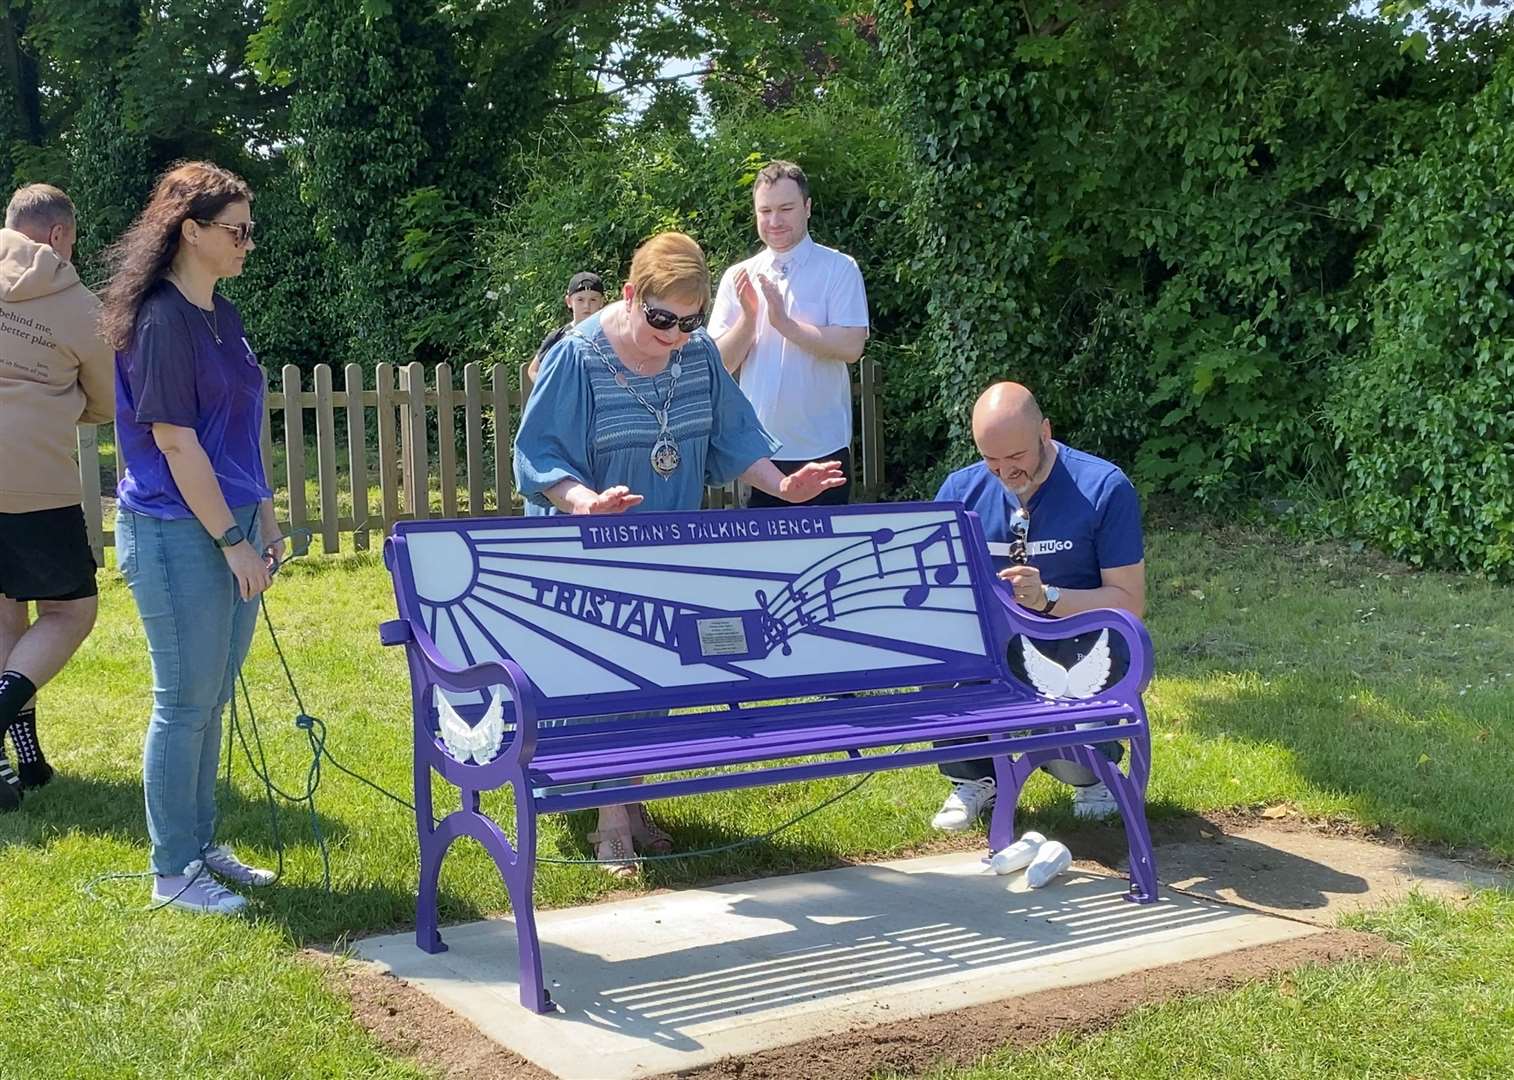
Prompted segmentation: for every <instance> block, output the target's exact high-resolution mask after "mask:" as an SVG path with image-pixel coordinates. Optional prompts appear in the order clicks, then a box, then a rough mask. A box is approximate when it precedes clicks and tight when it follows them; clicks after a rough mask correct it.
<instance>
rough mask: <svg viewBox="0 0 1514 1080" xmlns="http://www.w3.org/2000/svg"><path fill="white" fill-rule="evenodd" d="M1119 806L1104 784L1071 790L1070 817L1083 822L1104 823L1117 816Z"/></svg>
mask: <svg viewBox="0 0 1514 1080" xmlns="http://www.w3.org/2000/svg"><path fill="white" fill-rule="evenodd" d="M1119 812H1120V807H1119V804H1118V803H1116V802H1115V801H1114V795H1113V794H1111V793H1110V790H1109V788H1107V787H1105V786H1104V784H1102V783H1098V784H1090V785H1088V786H1087V787H1080V788H1073V789H1072V816H1073V817H1075V818H1080V819H1081V820H1083V821H1104V820H1106V819H1107V818H1112V817H1115V816H1117V815H1118V814H1119Z"/></svg>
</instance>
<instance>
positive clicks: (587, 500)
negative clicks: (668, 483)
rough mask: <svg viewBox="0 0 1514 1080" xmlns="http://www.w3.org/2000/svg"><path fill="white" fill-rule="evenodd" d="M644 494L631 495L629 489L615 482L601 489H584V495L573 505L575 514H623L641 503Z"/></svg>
mask: <svg viewBox="0 0 1514 1080" xmlns="http://www.w3.org/2000/svg"><path fill="white" fill-rule="evenodd" d="M643 497H644V496H641V495H633V494H632V493H631V489H630V488H628V487H626V486H625V485H623V484H617V485H616V486H615V487H612V488H605V489H604V490H603V491H600V492H594V491H585V493H584V497H583V498H582V499H580V500H579V501H578V503H577V505H575V506H574V507H573V512H574V513H575V514H623V513H625V512H626V511H627V510H629V509H631V507H633V506H639V505H641V501H642V499H643Z"/></svg>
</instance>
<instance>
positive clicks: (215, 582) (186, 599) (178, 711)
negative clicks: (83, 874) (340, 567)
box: [116, 505, 258, 875]
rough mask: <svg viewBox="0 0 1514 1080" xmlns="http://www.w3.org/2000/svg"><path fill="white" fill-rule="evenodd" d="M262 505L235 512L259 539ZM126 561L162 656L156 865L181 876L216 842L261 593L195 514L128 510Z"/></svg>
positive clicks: (120, 538) (151, 640) (153, 741)
mask: <svg viewBox="0 0 1514 1080" xmlns="http://www.w3.org/2000/svg"><path fill="white" fill-rule="evenodd" d="M257 510H258V508H257V506H256V505H253V506H242V507H237V508H235V509H233V510H232V516H234V517H235V518H236V521H237V524H238V525H240V526H242V529H243V530H244V531H245V532H246V533H247V536H248V537H249V539H251V540H252V541H253V543H254V544H255V545H256V544H257V542H258V541H257ZM116 564H117V565H118V566H119V567H120V569H121V575H122V576H123V577H124V578H125V579H126V584H127V586H128V587H129V588H130V589H131V594H132V597H133V598H134V599H135V600H136V602H137V611H138V613H139V614H140V615H141V616H142V626H143V628H144V629H145V630H146V631H147V650H148V653H149V654H150V655H151V658H152V718H151V719H150V720H149V721H148V724H147V741H146V744H145V745H144V746H143V749H142V788H143V792H144V794H145V796H146V801H147V833H148V836H149V837H150V838H151V840H152V860H151V862H152V869H153V872H154V873H157V874H167V875H172V874H180V873H183V871H184V867H186V866H187V865H189V864H190V863H191V862H193V861H194V860H196V859H198V858H200V856H201V854H202V853H203V852H204V851H205V849H206V848H207V847H209V846H210V845H211V844H212V843H214V838H215V825H216V774H217V769H218V766H219V764H220V750H221V712H222V710H223V709H224V708H225V706H226V703H227V702H228V701H230V700H231V695H232V692H233V691H234V690H235V688H236V675H237V671H238V670H239V669H240V668H241V666H242V660H243V659H244V658H245V657H246V656H247V649H248V647H249V646H250V645H251V644H252V632H253V630H254V629H256V627H257V615H258V601H257V599H256V598H254V599H252V600H250V601H244V600H242V598H241V596H240V594H239V593H238V591H237V584H236V578H235V577H233V576H232V573H231V570H230V568H229V567H228V566H227V565H226V557H225V556H224V555H223V554H222V553H221V550H220V549H219V548H217V547H216V546H215V543H214V542H213V541H212V540H211V538H210V535H209V534H208V533H206V531H205V527H204V526H203V525H201V524H200V523H199V521H198V520H196V519H195V518H182V519H176V520H171V521H169V520H163V519H160V518H154V517H148V516H146V515H144V514H135V513H132V512H131V511H129V510H126V509H122V510H121V511H120V514H119V516H118V517H117V518H116Z"/></svg>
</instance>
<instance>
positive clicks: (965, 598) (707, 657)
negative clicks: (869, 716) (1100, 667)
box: [417, 514, 982, 687]
mask: <svg viewBox="0 0 1514 1080" xmlns="http://www.w3.org/2000/svg"><path fill="white" fill-rule="evenodd" d="M900 516H901V517H903V520H902V521H900V522H899V523H898V525H896V526H893V527H881V528H873V529H866V530H863V531H857V532H846V531H843V529H842V528H841V526H843V525H845V524H848V522H847V521H846V519H845V518H842V517H838V518H835V519H833V522H834V524H835V525H836V526H837V529H836V531H835V532H834V534H833V535H831V536H828V537H825V538H823V540H810V539H802V540H795V541H793V543H794V544H795V545H798V546H797V547H796V548H792V549H790V551H791V552H792V553H793V554H799V555H800V557H801V558H803V555H802V554H801V552H803V551H813V549H814V547H817V546H818V547H820V548H821V549H822V550H823V551H824V553H823V554H821V555H820V557H819V558H818V559H815V560H814V561H812V562H810V563H809V564H808V565H805V566H803V568H802V569H799V570H797V572H796V571H795V570H794V569H793V567H794V562H792V561H791V562H789V563H788V565H787V566H771V567H766V568H765V567H764V566H763V565H762V563H763V562H764V561H767V562H773V561H775V560H774V559H773V554H774V553H773V551H772V549H771V548H768V549H767V550H766V552H765V554H764V553H763V552H762V551H761V550H760V549H759V548H757V547H756V546H753V547H747V546H746V545H743V544H739V543H738V544H734V545H731V546H730V547H729V550H728V553H727V552H717V553H715V554H713V555H712V553H711V552H710V551H709V550H708V549H706V550H705V551H704V552H703V553H702V554H703V555H704V557H706V558H715V557H718V556H719V555H720V554H727V558H726V559H725V560H723V561H724V562H728V563H735V564H736V565H683V564H682V560H681V559H678V560H677V561H669V562H657V561H653V560H654V559H655V558H656V556H657V555H658V554H661V553H659V552H656V551H654V550H649V549H648V548H645V547H636V546H635V545H632V546H631V549H630V550H627V551H625V553H624V554H625V558H623V559H616V558H614V557H606V549H604V548H599V549H591V551H592V556H591V557H584V556H585V555H586V554H588V553H585V552H584V549H583V547H582V546H581V544H580V543H579V542H578V539H577V537H575V536H561V537H558V536H539V537H533V538H532V539H533V541H534V542H533V543H530V544H527V543H524V542H518V541H515V540H514V539H513V538H512V539H510V540H509V541H501V540H500V539H499V538H498V537H497V536H496V537H485V536H480V537H473V536H469V535H466V534H465V535H464V537H463V539H464V541H465V543H466V548H467V554H468V556H470V557H471V559H472V567H471V571H469V570H468V569H467V568H466V567H464V566H462V565H461V563H462V561H463V547H462V545H461V544H460V545H458V548H457V552H456V555H457V557H456V558H455V559H454V560H453V563H454V564H456V565H455V574H454V576H456V575H458V574H464V573H471V577H470V578H468V579H467V580H468V584H467V586H466V587H464V588H461V589H460V590H458V591H457V594H456V595H452V593H451V592H450V591H449V590H446V589H440V588H439V589H438V590H437V591H438V592H440V593H441V594H442V595H444V596H450V599H442V598H440V597H438V598H436V599H431V598H428V597H427V596H425V595H424V594H422V593H418V596H417V599H418V600H419V601H420V603H421V606H422V617H423V619H424V620H425V624H426V625H427V626H428V627H429V628H430V629H431V633H432V636H433V638H435V639H437V641H438V646H439V647H442V648H443V650H444V652H455V651H458V650H460V651H461V652H462V654H463V656H464V657H466V659H467V662H468V663H473V662H474V656H475V655H476V654H484V653H489V652H491V651H492V652H494V653H497V654H504V655H512V653H511V651H510V649H509V648H508V646H509V645H511V644H516V645H521V646H526V645H528V644H529V639H530V638H531V637H534V638H535V639H537V640H539V641H541V642H544V643H550V644H551V645H552V646H553V647H556V648H558V649H563V650H567V651H568V652H570V653H572V654H574V655H575V656H578V657H581V658H582V659H584V660H586V661H588V662H590V663H591V664H592V665H594V666H595V667H596V668H598V669H599V670H600V671H602V672H604V673H605V674H606V675H610V676H613V677H614V678H615V679H616V680H623V682H624V684H625V685H627V686H628V687H653V686H658V685H670V683H668V682H667V679H668V677H669V676H670V672H671V671H673V670H674V668H670V667H669V666H668V663H669V661H671V663H672V664H673V665H675V666H676V668H678V669H682V670H684V671H685V672H686V674H685V675H684V676H677V677H675V680H674V681H687V679H688V678H696V679H699V680H700V681H703V680H705V679H708V678H715V679H751V678H755V677H759V672H760V673H761V674H763V675H766V674H769V673H771V670H772V669H769V668H767V667H766V664H767V663H768V662H770V661H772V660H773V659H774V658H787V657H793V656H794V654H795V649H796V646H797V645H798V644H799V643H800V641H801V639H806V638H808V639H811V640H812V641H813V643H814V644H813V646H812V645H810V644H805V645H804V648H805V650H806V655H809V653H810V652H811V651H814V650H820V651H824V650H830V654H833V655H836V656H837V657H838V661H839V662H841V663H844V664H848V665H850V666H852V667H857V668H865V667H866V666H867V660H868V657H869V655H874V656H875V657H876V659H874V660H873V662H874V663H882V664H884V666H910V665H919V664H933V663H940V662H946V661H950V660H952V659H953V658H957V657H962V656H964V655H976V651H977V650H978V649H981V647H982V639H981V634H980V633H979V632H978V631H977V629H976V626H977V624H976V618H977V616H976V615H975V614H974V608H973V605H972V600H971V596H970V595H969V594H970V593H971V588H972V586H971V574H972V571H971V567H970V564H969V562H968V559H967V551H966V543H965V540H964V537H963V534H962V527H961V521H960V519H959V518H957V517H956V516H955V515H947V516H944V517H943V516H942V515H940V514H935V515H930V516H929V517H928V519H927V520H926V521H924V522H923V523H920V519H921V518H922V517H927V515H924V514H921V515H914V516H913V517H904V516H903V515H900ZM877 520H878V519H877V518H874V519H873V521H874V522H876V521H877ZM785 543H787V542H785ZM825 548H829V550H824V549H825ZM743 551H747V552H754V553H756V555H762V556H763V557H753V558H751V559H750V561H748V562H746V563H745V564H744V565H743V564H742V560H741V559H740V555H741V553H742V552H743ZM668 554H669V555H670V556H675V553H673V552H668ZM677 554H680V555H681V554H682V553H677ZM675 557H676V556H675ZM574 567H582V568H584V572H583V573H581V574H579V575H578V576H579V578H580V580H577V581H575V580H572V578H573V576H574V574H573V568H574ZM606 568H610V569H614V570H615V571H618V572H623V573H620V574H619V575H612V576H609V577H607V576H606V575H605V574H604V573H603V570H604V569H606ZM585 577H589V578H590V579H591V580H592V581H593V582H594V583H593V584H586V583H584V581H583V579H584V578H585ZM456 580H457V581H459V582H461V581H462V580H463V578H462V577H457V578H456ZM703 581H708V582H709V587H708V588H706V587H705V586H703V585H702V584H701V582H703ZM743 582H745V584H743ZM756 582H760V583H761V584H760V585H759V586H758V587H755V588H754V587H753V584H754V583H756ZM610 583H613V586H614V587H611V584H610ZM694 593H697V594H698V595H699V599H698V600H693V599H685V597H688V596H690V595H691V594H694ZM747 597H750V601H749V602H748V603H746V604H743V603H742V600H743V599H744V598H747ZM706 601H708V602H706ZM901 608H903V609H909V610H913V611H920V612H931V613H935V614H937V615H939V616H940V617H941V618H944V619H947V620H948V623H946V624H943V626H949V627H950V628H951V632H950V633H948V634H946V635H945V638H946V639H947V640H944V641H940V642H938V641H929V640H904V639H901V638H895V637H890V636H888V633H887V620H886V615H887V612H889V611H898V610H900V609H901ZM444 612H445V614H446V618H445V620H443V619H442V614H443V613H444ZM968 622H971V624H972V625H971V626H967V623H968ZM574 624H577V625H581V626H584V627H586V628H589V630H590V631H591V632H589V633H584V632H582V631H574V630H572V629H571V627H572V626H573V625H574ZM439 631H440V632H442V634H444V635H445V636H446V637H450V639H451V641H450V642H445V643H444V642H443V640H442V638H441V637H438V632H439ZM605 633H608V634H611V635H613V636H614V638H616V639H623V640H629V641H632V642H635V643H637V644H638V645H639V646H651V647H653V648H654V649H656V650H657V651H658V652H657V653H655V654H648V653H635V652H626V651H623V650H618V649H616V648H615V647H613V646H610V645H609V644H608V642H609V641H610V640H612V639H610V638H605V637H604V636H603V634H605ZM596 634H598V635H599V636H596ZM470 641H472V642H473V643H474V644H476V645H478V648H477V649H474V648H473V647H470V644H469V643H470ZM485 642H487V643H488V647H485V646H484V643H485ZM838 649H839V650H842V652H841V653H836V652H835V650H838ZM858 649H862V650H863V652H860V653H859V652H858V651H857V650H858ZM847 650H850V652H848V651H847ZM876 650H882V651H883V652H881V653H876V652H874V651H876ZM607 653H609V654H614V655H607ZM658 654H670V655H668V659H667V660H664V661H657V662H655V663H654V662H652V660H651V659H650V658H651V657H653V656H655V655H658ZM818 655H819V653H818V652H817V653H816V656H815V657H811V661H812V662H815V661H816V660H817V658H818ZM637 657H641V658H642V659H640V660H638V659H637ZM889 657H892V659H889ZM649 664H650V667H649V666H648V665H649ZM643 669H644V670H643ZM690 669H697V670H690ZM699 670H703V671H704V672H705V675H703V676H700V675H699V674H698V671H699ZM780 670H783V669H780ZM659 671H661V672H662V674H661V675H659V674H658V672H659Z"/></svg>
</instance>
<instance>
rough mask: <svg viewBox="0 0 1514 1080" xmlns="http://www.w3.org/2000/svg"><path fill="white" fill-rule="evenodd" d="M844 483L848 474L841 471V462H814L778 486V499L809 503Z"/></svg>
mask: <svg viewBox="0 0 1514 1080" xmlns="http://www.w3.org/2000/svg"><path fill="white" fill-rule="evenodd" d="M844 483H846V474H844V473H843V472H842V471H841V462H839V461H812V462H810V463H809V464H808V465H806V466H804V467H803V468H802V469H799V470H798V471H797V472H792V473H790V474H789V475H788V476H785V477H784V478H783V482H782V483H780V484H779V485H778V497H779V498H780V499H783V500H785V501H787V502H791V503H802V502H809V500H811V499H813V498H814V497H815V496H816V495H819V494H820V493H821V492H822V491H828V490H830V489H831V488H833V487H840V486H841V485H842V484H844Z"/></svg>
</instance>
